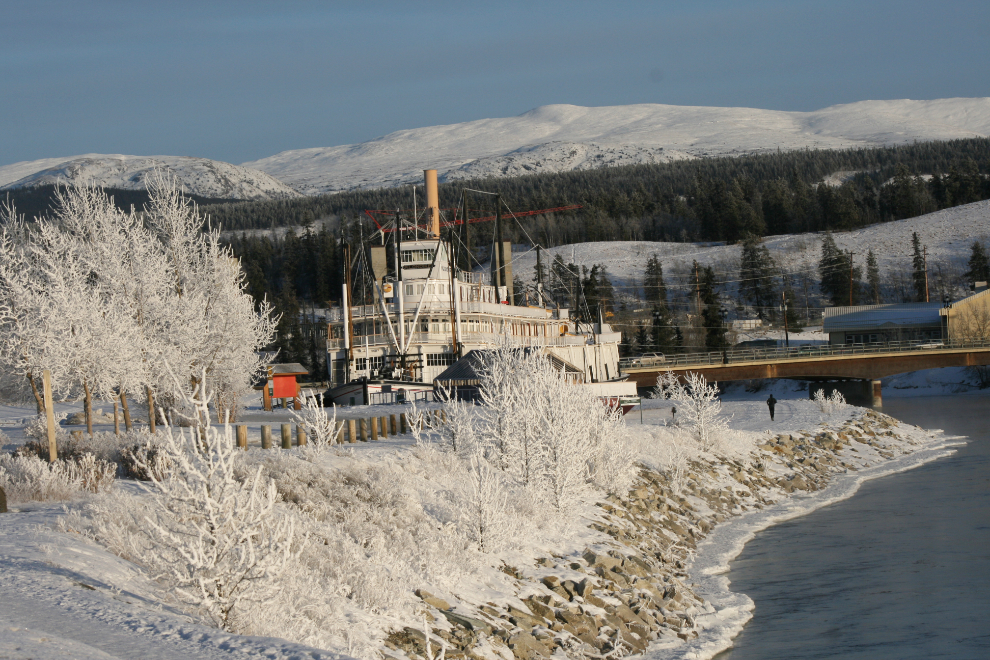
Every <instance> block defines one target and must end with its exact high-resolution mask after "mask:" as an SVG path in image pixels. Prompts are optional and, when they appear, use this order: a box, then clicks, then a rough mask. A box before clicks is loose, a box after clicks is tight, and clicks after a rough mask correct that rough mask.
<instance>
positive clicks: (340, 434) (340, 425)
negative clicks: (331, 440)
mask: <svg viewBox="0 0 990 660" xmlns="http://www.w3.org/2000/svg"><path fill="white" fill-rule="evenodd" d="M336 425H337V433H336V434H335V435H334V437H335V438H336V440H337V444H338V445H342V444H344V422H343V420H341V421H339V422H336Z"/></svg>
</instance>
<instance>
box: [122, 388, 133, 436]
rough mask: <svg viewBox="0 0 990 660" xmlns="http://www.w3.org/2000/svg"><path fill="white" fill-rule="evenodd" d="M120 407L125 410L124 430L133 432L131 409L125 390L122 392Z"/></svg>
mask: <svg viewBox="0 0 990 660" xmlns="http://www.w3.org/2000/svg"><path fill="white" fill-rule="evenodd" d="M120 407H121V408H123V409H124V428H125V429H127V430H128V431H130V430H131V428H132V424H131V409H130V408H128V407H127V393H126V392H124V390H123V389H121V390H120Z"/></svg>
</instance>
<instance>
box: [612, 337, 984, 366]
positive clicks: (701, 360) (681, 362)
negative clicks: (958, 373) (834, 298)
mask: <svg viewBox="0 0 990 660" xmlns="http://www.w3.org/2000/svg"><path fill="white" fill-rule="evenodd" d="M968 348H976V349H980V348H986V349H990V340H988V339H953V340H950V341H942V340H915V341H899V342H893V341H892V342H873V343H868V344H805V345H801V346H793V347H790V348H746V349H738V348H736V349H727V350H725V351H709V352H705V353H684V354H672V355H664V356H662V357H661V356H655V357H653V356H643V357H633V358H623V359H622V360H619V368H620V369H623V370H625V369H650V368H656V367H659V368H661V369H683V368H684V367H690V366H707V365H717V364H742V363H752V362H759V363H764V362H780V361H785V360H803V359H819V358H830V357H839V356H846V355H884V354H897V353H906V352H916V351H943V350H960V349H968Z"/></svg>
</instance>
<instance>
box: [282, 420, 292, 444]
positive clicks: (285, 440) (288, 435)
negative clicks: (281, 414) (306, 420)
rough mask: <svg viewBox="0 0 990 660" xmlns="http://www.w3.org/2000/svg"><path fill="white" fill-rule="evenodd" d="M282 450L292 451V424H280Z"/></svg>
mask: <svg viewBox="0 0 990 660" xmlns="http://www.w3.org/2000/svg"><path fill="white" fill-rule="evenodd" d="M282 449H292V424H282Z"/></svg>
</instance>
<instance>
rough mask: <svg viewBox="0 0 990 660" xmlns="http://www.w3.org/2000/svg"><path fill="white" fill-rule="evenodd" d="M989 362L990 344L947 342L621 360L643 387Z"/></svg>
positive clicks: (880, 373) (879, 374)
mask: <svg viewBox="0 0 990 660" xmlns="http://www.w3.org/2000/svg"><path fill="white" fill-rule="evenodd" d="M987 364H990V340H952V341H948V342H944V343H934V342H899V343H883V344H879V343H878V344H852V345H835V346H833V345H827V344H823V345H811V346H798V347H794V348H771V349H729V350H726V351H718V352H708V353H688V354H684V355H671V356H669V357H664V358H652V359H651V358H632V359H626V360H622V361H621V362H620V363H619V367H620V369H621V370H622V372H623V373H626V374H628V375H629V376H630V378H631V379H632V380H634V381H636V383H637V385H638V386H639V387H650V386H652V385H653V383H655V382H656V377H657V375H658V374H659V373H661V372H664V371H667V370H670V371H673V372H674V373H677V374H683V373H687V372H689V371H695V372H700V373H702V374H704V375H705V377H706V378H707V379H708V380H716V381H729V380H748V379H752V378H808V379H815V378H857V379H879V378H883V377H885V376H891V375H894V374H898V373H904V372H908V371H918V370H920V369H933V368H938V367H952V366H966V367H969V366H978V365H987Z"/></svg>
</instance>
